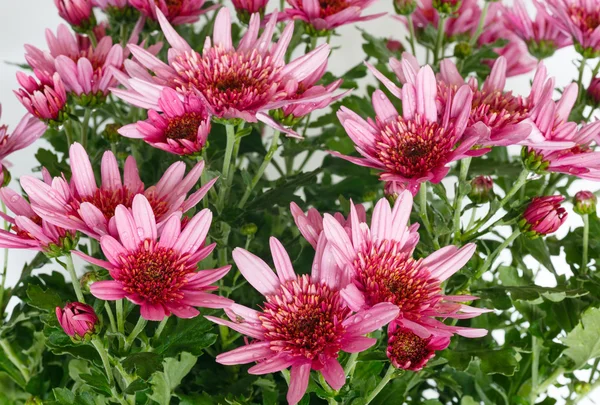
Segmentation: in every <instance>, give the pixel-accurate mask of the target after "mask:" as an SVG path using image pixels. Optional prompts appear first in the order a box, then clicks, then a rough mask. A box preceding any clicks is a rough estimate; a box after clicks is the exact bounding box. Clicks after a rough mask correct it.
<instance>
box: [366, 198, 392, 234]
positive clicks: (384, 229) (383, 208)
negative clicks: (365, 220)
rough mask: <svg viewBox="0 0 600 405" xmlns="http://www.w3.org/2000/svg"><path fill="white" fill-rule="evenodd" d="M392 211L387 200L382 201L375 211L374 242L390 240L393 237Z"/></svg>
mask: <svg viewBox="0 0 600 405" xmlns="http://www.w3.org/2000/svg"><path fill="white" fill-rule="evenodd" d="M392 232H393V230H392V209H391V207H390V203H389V201H388V200H387V199H385V198H382V199H380V200H379V201H378V202H377V204H376V205H375V208H374V209H373V217H372V218H371V238H372V239H373V241H383V240H386V239H387V240H389V239H391V237H392Z"/></svg>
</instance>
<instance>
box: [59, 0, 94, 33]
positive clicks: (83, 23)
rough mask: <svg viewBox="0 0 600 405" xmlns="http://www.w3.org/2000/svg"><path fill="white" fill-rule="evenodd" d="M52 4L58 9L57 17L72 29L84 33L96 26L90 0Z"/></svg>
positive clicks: (72, 0)
mask: <svg viewBox="0 0 600 405" xmlns="http://www.w3.org/2000/svg"><path fill="white" fill-rule="evenodd" d="M54 4H55V5H56V8H58V15H59V16H61V17H62V18H63V19H64V20H65V21H67V22H68V23H69V24H71V26H73V29H76V30H78V31H86V30H88V29H90V28H91V27H93V26H94V25H96V18H95V17H94V12H93V11H92V0H54Z"/></svg>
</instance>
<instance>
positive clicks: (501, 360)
mask: <svg viewBox="0 0 600 405" xmlns="http://www.w3.org/2000/svg"><path fill="white" fill-rule="evenodd" d="M443 356H444V357H445V358H446V359H448V365H449V366H450V367H453V368H454V369H456V370H459V371H464V370H466V369H467V368H468V367H469V364H471V361H473V359H474V358H476V357H477V358H479V360H480V362H481V372H483V373H484V374H503V375H508V376H511V375H513V374H514V373H515V371H516V370H517V368H518V366H519V362H518V361H517V352H516V351H515V350H514V349H512V348H502V349H477V350H464V351H462V350H445V351H444V353H443Z"/></svg>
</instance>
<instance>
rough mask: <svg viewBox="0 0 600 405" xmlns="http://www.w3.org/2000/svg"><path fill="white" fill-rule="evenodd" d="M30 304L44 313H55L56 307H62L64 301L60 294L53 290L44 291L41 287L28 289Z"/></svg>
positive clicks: (32, 286) (31, 286) (36, 286)
mask: <svg viewBox="0 0 600 405" xmlns="http://www.w3.org/2000/svg"><path fill="white" fill-rule="evenodd" d="M27 297H29V302H28V304H29V305H31V306H33V307H36V308H38V309H41V310H42V311H48V312H54V311H55V310H56V307H61V306H62V305H63V301H62V299H61V298H60V296H59V295H58V294H56V293H55V292H54V291H51V290H44V289H43V288H42V287H40V286H39V285H30V286H29V287H27Z"/></svg>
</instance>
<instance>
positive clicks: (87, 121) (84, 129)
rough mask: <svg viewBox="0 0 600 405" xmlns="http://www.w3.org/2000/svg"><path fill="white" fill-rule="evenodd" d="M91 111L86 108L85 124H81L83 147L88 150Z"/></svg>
mask: <svg viewBox="0 0 600 405" xmlns="http://www.w3.org/2000/svg"><path fill="white" fill-rule="evenodd" d="M90 116H91V109H89V108H86V109H85V113H84V115H83V123H82V124H81V146H83V148H84V149H85V148H87V138H88V129H89V126H90Z"/></svg>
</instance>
